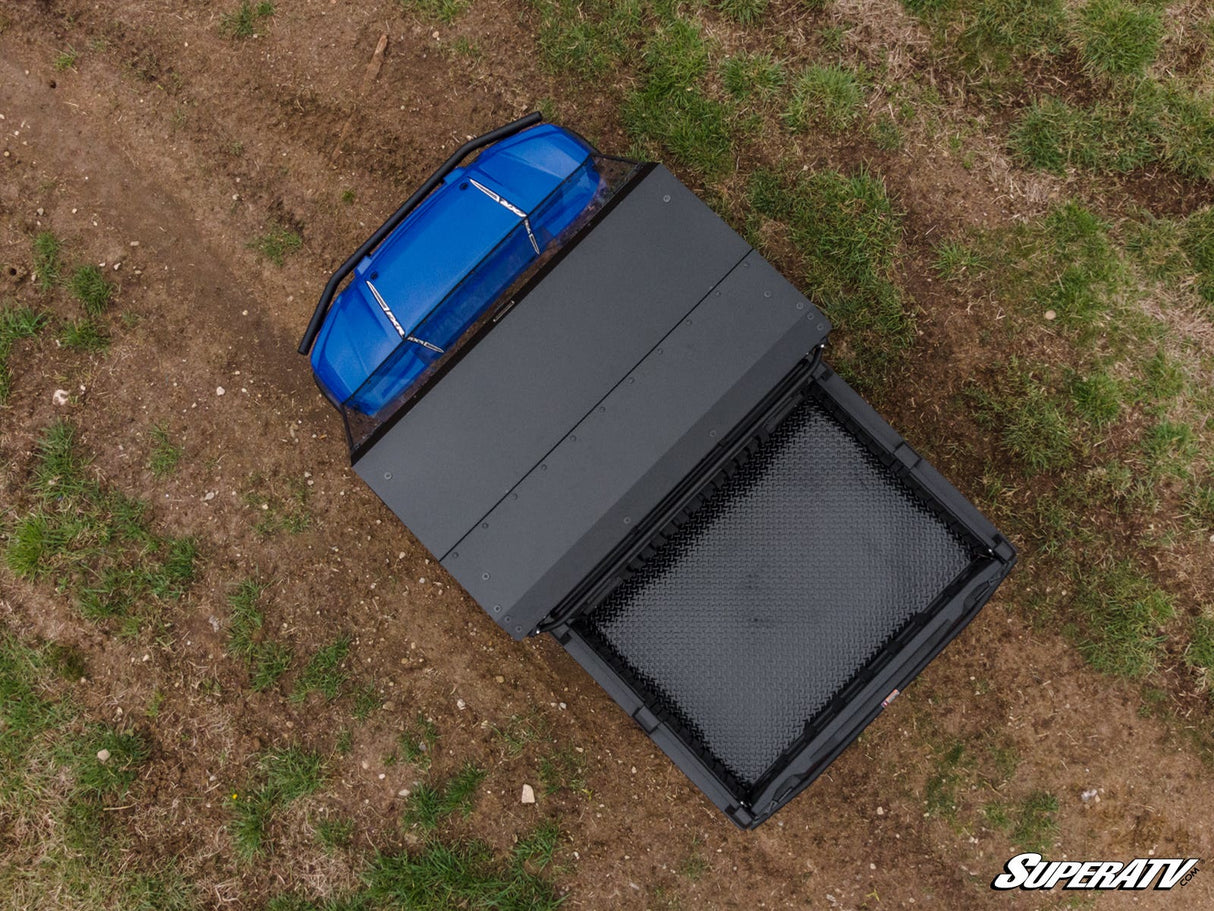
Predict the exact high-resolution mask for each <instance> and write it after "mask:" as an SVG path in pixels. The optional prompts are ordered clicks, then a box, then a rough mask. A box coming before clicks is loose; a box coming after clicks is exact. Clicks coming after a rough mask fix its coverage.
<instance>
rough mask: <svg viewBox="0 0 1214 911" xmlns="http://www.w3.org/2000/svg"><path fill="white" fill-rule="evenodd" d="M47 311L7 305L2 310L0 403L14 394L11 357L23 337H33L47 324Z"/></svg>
mask: <svg viewBox="0 0 1214 911" xmlns="http://www.w3.org/2000/svg"><path fill="white" fill-rule="evenodd" d="M46 320H47V316H46V314H45V313H42V312H40V311H37V310H34V309H33V308H31V307H5V308H4V309H2V310H0V405H3V404H4V403H5V402H7V401H8V397H9V395H11V394H12V385H13V381H12V368H11V367H10V366H9V357H10V356H11V355H12V353H13V348H14V347H15V346H16V344H17V342H19V341H21V340H22V339H27V338H33V337H34V336H36V335H37V334H38V332H39V331H40V330H41V329H42V327H43V326H45V325H46Z"/></svg>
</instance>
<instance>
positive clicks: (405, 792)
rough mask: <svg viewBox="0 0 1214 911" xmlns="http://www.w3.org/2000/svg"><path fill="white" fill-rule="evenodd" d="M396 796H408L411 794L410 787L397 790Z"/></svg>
mask: <svg viewBox="0 0 1214 911" xmlns="http://www.w3.org/2000/svg"><path fill="white" fill-rule="evenodd" d="M396 796H397V797H408V796H409V789H408V788H401V789H400V790H399V791H397V792H396Z"/></svg>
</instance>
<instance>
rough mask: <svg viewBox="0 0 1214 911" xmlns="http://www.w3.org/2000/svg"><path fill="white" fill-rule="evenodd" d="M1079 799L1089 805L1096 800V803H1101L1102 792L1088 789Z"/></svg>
mask: <svg viewBox="0 0 1214 911" xmlns="http://www.w3.org/2000/svg"><path fill="white" fill-rule="evenodd" d="M1079 799H1080V800H1082V801H1083V802H1084V803H1088V802H1090V801H1091V800H1093V799H1095V800H1096V802H1097V803H1099V802H1100V792H1099V791H1097V790H1096V789H1095V788H1088V789H1087V790H1086V791H1084V792H1083V793H1082V794H1080V795H1079Z"/></svg>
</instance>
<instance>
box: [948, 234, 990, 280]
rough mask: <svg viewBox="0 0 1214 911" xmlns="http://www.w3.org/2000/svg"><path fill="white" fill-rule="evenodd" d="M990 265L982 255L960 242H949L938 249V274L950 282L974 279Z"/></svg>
mask: <svg viewBox="0 0 1214 911" xmlns="http://www.w3.org/2000/svg"><path fill="white" fill-rule="evenodd" d="M989 265H990V263H989V261H988V259H987V258H986V257H985V256H984V255H983V254H982V253H980V252H979V251H978V250H975V249H974V248H973V247H970V246H967V245H966V244H963V243H960V242H958V241H953V240H948V241H945V242H944V243H942V244H940V245H938V246H937V247H936V262H935V264H934V268H935V270H936V274H937V275H938V276H940V277H941V278H943V279H946V280H948V281H957V280H960V279H963V278H973V277H975V276H976V275H978V274H980V273H982V272H983V271H985V270H986V268H987V267H988V266H989Z"/></svg>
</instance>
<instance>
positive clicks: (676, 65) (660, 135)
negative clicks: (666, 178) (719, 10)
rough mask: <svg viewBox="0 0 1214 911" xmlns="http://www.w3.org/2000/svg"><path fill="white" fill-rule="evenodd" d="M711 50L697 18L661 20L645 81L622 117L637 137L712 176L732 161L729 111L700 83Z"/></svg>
mask: <svg viewBox="0 0 1214 911" xmlns="http://www.w3.org/2000/svg"><path fill="white" fill-rule="evenodd" d="M710 53H711V49H710V46H709V42H708V41H707V40H705V38H704V37H703V36H702V35H701V33H700V29H699V26H698V25H696V24H695V23H694V22H691V21H688V20H686V19H679V18H674V19H671V20H670V21H668V22H665V23H663V24H662V25H660V26H659V28H658V31H656V32H655V33H654V34H653V35H652V36H650V38H649V40H648V41H647V42H646V44H645V49H644V53H643V57H642V60H643V66H642V70H641V77H640V78H641V84H640V86H639V88H637V89H635V90H633V91H632V92H630V93H629V94H628V96H627V97H626V98H625V99H624V104H623V107H622V109H621V117H622V119H623V122H624V126H625V127H626V128H627V130H628V132H629V133H630V134H631V135H632V136H633V138H634V140H635V141H638V142H641V143H644V144H651V145H657V146H660V147H661V148H663V149H665V150H666V152H668V153H669V154H670V155H671V156H673V157H674V158H675V159H676V160H677V161H679V162H681V163H682V164H683V165H685V166H686V167H688V168H690V169H691V170H693V171H696V172H697V173H699V174H700V175H702V176H703V177H705V178H709V179H712V178H716V177H720V176H722V175H723V174H724V173H725V172H726V171H727V170H729V168H730V167H731V166H732V156H731V152H732V141H731V128H730V123H729V111H728V110H727V108H726V107H725V106H724V105H723V104H721V103H720V102H719V101H716V100H714V99H712V98H709V97H708V96H707V95H706V94H705V93H704V89H703V86H702V84H701V79H702V77H703V76H704V74H705V73H706V72H707V70H708V63H709V59H710Z"/></svg>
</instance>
